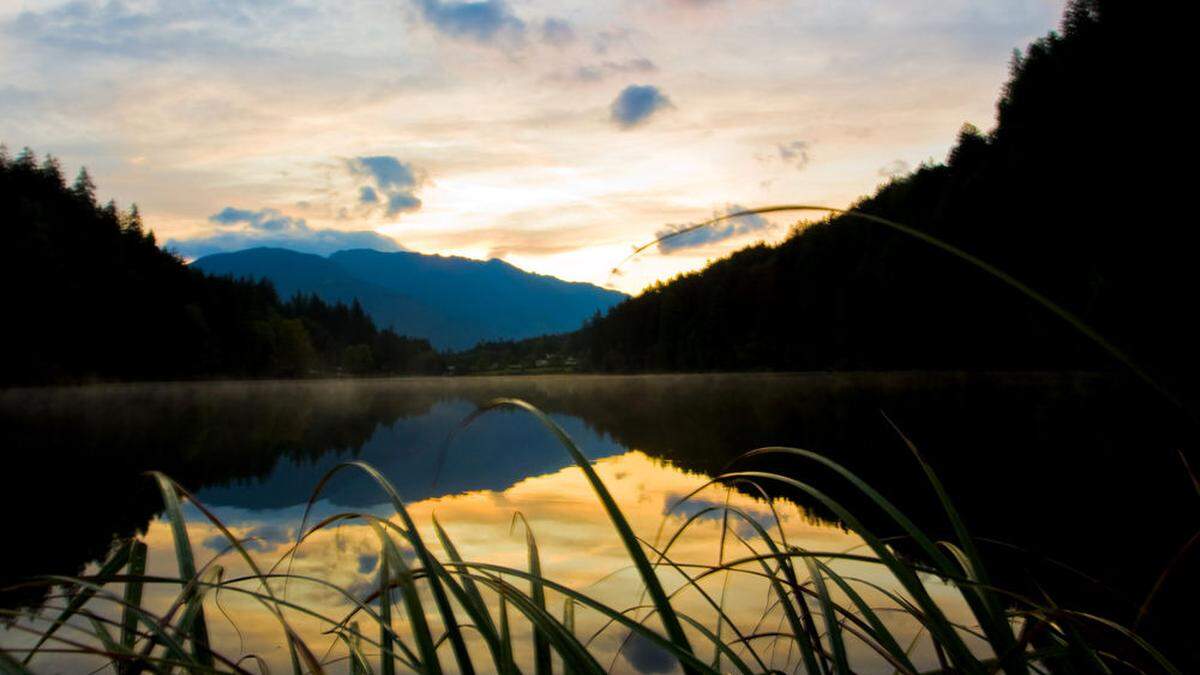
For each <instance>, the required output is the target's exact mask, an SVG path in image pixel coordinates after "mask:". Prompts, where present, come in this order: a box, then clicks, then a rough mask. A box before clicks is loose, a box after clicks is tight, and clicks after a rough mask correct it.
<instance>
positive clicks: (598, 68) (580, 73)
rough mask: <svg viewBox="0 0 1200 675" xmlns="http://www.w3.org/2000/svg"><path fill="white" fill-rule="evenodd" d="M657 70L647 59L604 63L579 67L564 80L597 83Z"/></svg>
mask: <svg viewBox="0 0 1200 675" xmlns="http://www.w3.org/2000/svg"><path fill="white" fill-rule="evenodd" d="M657 70H658V66H656V65H654V62H653V61H651V60H650V59H647V58H636V59H629V60H627V61H605V62H603V63H595V64H589V65H586V66H579V67H578V68H576V69H575V70H574V71H573V72H572V73H571V74H570V76H569V78H566V79H572V80H578V81H580V82H599V81H600V80H603V79H605V78H607V77H609V76H610V75H622V74H628V73H653V72H655V71H657Z"/></svg>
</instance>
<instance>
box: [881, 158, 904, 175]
mask: <svg viewBox="0 0 1200 675" xmlns="http://www.w3.org/2000/svg"><path fill="white" fill-rule="evenodd" d="M911 170H912V167H911V166H910V165H909V163H908V162H906V161H904V160H902V159H897V160H893V161H891V162H888V163H887V164H884V165H883V166H882V167H880V168H879V175H880V176H883V177H884V178H899V177H900V176H903V175H904V174H906V173H908V172H909V171H911Z"/></svg>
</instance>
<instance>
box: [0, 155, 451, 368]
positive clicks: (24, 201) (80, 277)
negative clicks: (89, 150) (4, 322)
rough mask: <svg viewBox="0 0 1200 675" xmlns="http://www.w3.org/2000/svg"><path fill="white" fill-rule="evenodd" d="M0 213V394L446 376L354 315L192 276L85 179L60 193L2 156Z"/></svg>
mask: <svg viewBox="0 0 1200 675" xmlns="http://www.w3.org/2000/svg"><path fill="white" fill-rule="evenodd" d="M0 213H3V214H4V216H5V217H4V226H3V232H2V233H0V236H3V240H4V244H5V245H4V246H3V247H2V248H0V284H2V285H3V288H4V289H5V293H6V296H5V297H6V303H5V309H6V310H7V314H8V316H9V317H10V322H9V323H8V331H7V332H8V337H9V339H8V340H7V345H6V347H5V349H3V350H0V384H40V383H55V382H79V381H89V380H116V379H176V378H197V377H300V376H308V375H313V374H335V373H339V372H343V371H345V370H347V369H346V365H347V364H345V363H343V361H344V359H346V358H347V355H349V357H350V358H351V359H352V361H353V363H352V364H351V367H350V368H349V370H352V371H353V372H354V373H355V374H360V375H363V374H383V373H405V372H426V373H427V372H440V371H441V370H442V369H443V367H442V364H441V360H440V357H439V356H438V355H437V354H436V353H435V352H434V351H433V349H432V348H431V347H430V345H429V343H428V342H427V341H425V340H417V339H412V338H407V337H403V336H400V335H397V334H396V333H394V332H392V331H390V330H385V331H380V330H378V329H377V328H376V327H375V325H374V324H373V323H372V322H371V320H370V318H369V317H367V315H366V314H365V313H364V312H363V310H362V307H360V306H358V304H357V303H355V304H354V305H353V306H346V305H345V304H340V303H339V304H334V305H330V304H327V303H325V302H322V301H321V300H319V299H317V298H315V297H310V298H295V299H293V300H292V301H290V302H286V303H285V302H281V301H280V300H279V298H278V297H277V296H276V294H275V290H274V289H273V288H272V287H271V285H270V284H269V283H264V282H254V281H249V280H236V279H231V278H217V277H210V276H206V275H205V274H203V273H202V272H200V271H198V270H193V269H190V268H189V267H188V266H187V265H185V264H184V263H183V261H182V260H180V259H179V258H178V257H176V256H175V255H174V254H172V253H170V252H168V251H164V250H162V249H160V248H159V247H158V246H157V244H156V242H155V237H154V233H153V232H152V231H150V230H148V229H147V228H146V227H145V224H144V223H143V222H142V216H141V213H140V211H139V210H138V208H137V206H136V205H134V206H133V207H131V208H130V210H129V211H128V212H122V211H121V210H120V209H119V208H118V207H117V205H116V203H115V202H113V201H109V202H108V203H107V204H105V205H104V206H103V207H97V205H96V203H95V185H94V184H93V182H92V179H91V177H90V176H89V175H88V173H87V170H86V169H83V170H80V172H79V176H78V178H77V179H76V180H75V183H74V184H73V185H72V186H71V187H70V188H68V187H67V186H66V184H65V182H64V181H63V176H62V170H61V168H60V166H59V163H58V161H57V160H56V159H54V158H53V157H47V158H46V159H45V161H44V162H42V164H41V165H40V166H39V165H38V164H37V163H36V161H35V159H34V154H33V151H32V150H29V149H28V148H26V149H25V150H23V151H22V152H21V154H20V155H18V156H17V157H16V158H15V159H12V160H10V159H9V158H8V155H7V153H6V152H4V153H0ZM350 346H357V347H358V348H357V349H355V350H349V351H348V349H347V348H348V347H350ZM364 351H365V352H366V353H365V354H364ZM368 357H369V358H368Z"/></svg>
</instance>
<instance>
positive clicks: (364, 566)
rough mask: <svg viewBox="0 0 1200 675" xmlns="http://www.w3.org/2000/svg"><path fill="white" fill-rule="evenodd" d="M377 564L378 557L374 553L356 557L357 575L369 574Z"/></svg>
mask: <svg viewBox="0 0 1200 675" xmlns="http://www.w3.org/2000/svg"><path fill="white" fill-rule="evenodd" d="M378 562H379V556H378V555H375V554H374V553H365V554H363V555H360V556H358V573H359V574H370V573H371V570H373V569H375V564H376V563H378Z"/></svg>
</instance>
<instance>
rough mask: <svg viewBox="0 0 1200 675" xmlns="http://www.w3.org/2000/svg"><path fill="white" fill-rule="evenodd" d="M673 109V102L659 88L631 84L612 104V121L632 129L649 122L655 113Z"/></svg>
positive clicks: (624, 127)
mask: <svg viewBox="0 0 1200 675" xmlns="http://www.w3.org/2000/svg"><path fill="white" fill-rule="evenodd" d="M670 107H672V104H671V100H670V99H668V98H667V97H666V95H665V94H663V93H662V92H661V91H660V90H659V89H658V87H655V86H654V85H650V84H631V85H629V86H628V87H625V88H624V89H622V90H621V93H620V94H618V95H617V98H616V100H614V101H613V102H612V106H611V112H612V121H613V122H614V123H615V124H616V125H617V126H619V127H621V128H623V129H630V128H633V127H635V126H638V125H639V124H642V123H644V122H646V120H649V119H650V118H651V117H652V116H653V115H654V114H655V113H657V112H658V111H660V110H663V109H664V108H670Z"/></svg>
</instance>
